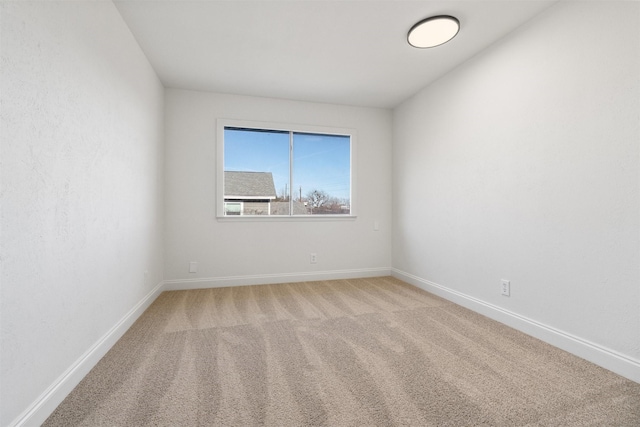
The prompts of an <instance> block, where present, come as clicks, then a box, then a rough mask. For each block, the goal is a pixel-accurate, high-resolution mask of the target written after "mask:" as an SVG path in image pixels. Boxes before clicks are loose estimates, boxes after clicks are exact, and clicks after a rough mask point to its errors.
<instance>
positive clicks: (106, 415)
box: [44, 277, 640, 427]
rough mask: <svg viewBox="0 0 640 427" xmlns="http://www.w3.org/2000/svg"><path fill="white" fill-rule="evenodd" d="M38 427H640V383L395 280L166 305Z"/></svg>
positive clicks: (215, 294)
mask: <svg viewBox="0 0 640 427" xmlns="http://www.w3.org/2000/svg"><path fill="white" fill-rule="evenodd" d="M44 425H45V426H77V425H82V426H142V425H154V426H196V425H200V426H256V425H268V426H321V425H327V426H474V425H487V426H636V427H637V426H640V384H637V383H634V382H632V381H629V380H626V379H624V378H622V377H620V376H618V375H615V374H613V373H611V372H609V371H606V370H604V369H602V368H599V367H597V366H595V365H593V364H591V363H589V362H586V361H584V360H582V359H579V358H577V357H575V356H572V355H570V354H568V353H566V352H563V351H561V350H558V349H556V348H554V347H551V346H549V345H547V344H544V343H542V342H541V341H538V340H536V339H534V338H531V337H529V336H527V335H524V334H522V333H519V332H517V331H515V330H513V329H510V328H508V327H506V326H504V325H501V324H499V323H497V322H494V321H492V320H489V319H487V318H485V317H483V316H480V315H478V314H475V313H474V312H471V311H469V310H466V309H464V308H462V307H460V306H457V305H455V304H453V303H450V302H448V301H446V300H444V299H441V298H438V297H436V296H433V295H431V294H428V293H426V292H424V291H422V290H419V289H417V288H415V287H412V286H410V285H408V284H405V283H403V282H401V281H399V280H396V279H394V278H390V277H380V278H369V279H353V280H335V281H325V282H308V283H295V284H280V285H266V286H245V287H235V288H218V289H203V290H190V291H173V292H164V293H163V294H161V295H160V297H159V298H158V299H157V300H156V301H155V302H154V303H153V304H152V306H151V307H150V308H149V309H148V310H147V311H146V312H145V313H144V314H143V315H142V316H141V317H140V319H139V320H138V321H137V322H136V323H135V324H134V325H133V326H132V327H131V329H130V330H129V331H128V332H127V333H126V334H125V335H124V336H123V338H122V339H121V340H120V341H118V343H117V344H116V345H115V346H114V347H113V348H112V349H111V351H109V353H107V355H106V356H105V357H104V358H103V359H102V360H101V361H100V362H99V363H98V365H96V367H95V368H94V369H93V370H92V371H91V372H90V373H89V374H88V375H87V377H86V378H85V379H84V380H83V381H82V382H81V383H80V384H79V385H78V386H77V387H76V388H75V389H74V391H73V392H72V393H71V394H70V395H69V396H68V397H67V399H66V400H65V401H64V402H63V403H62V404H61V405H60V406H59V407H58V409H57V410H56V411H55V412H54V413H53V414H52V415H51V416H50V417H49V419H48V420H47V421H46V422H45V424H44Z"/></svg>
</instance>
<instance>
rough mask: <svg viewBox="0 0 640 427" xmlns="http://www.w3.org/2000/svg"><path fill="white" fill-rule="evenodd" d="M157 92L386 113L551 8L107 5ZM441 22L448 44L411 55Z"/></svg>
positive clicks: (370, 0) (327, 0) (394, 3)
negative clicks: (445, 23)
mask: <svg viewBox="0 0 640 427" xmlns="http://www.w3.org/2000/svg"><path fill="white" fill-rule="evenodd" d="M114 3H115V4H116V7H117V8H118V10H119V11H120V14H121V15H122V17H123V19H124V20H125V22H126V23H127V25H128V26H129V28H130V29H131V32H132V33H133V35H134V36H135V38H136V39H137V41H138V43H139V44H140V46H141V47H142V50H143V51H144V53H145V54H146V56H147V57H148V58H149V61H150V62H151V64H152V66H153V67H154V69H155V70H156V72H157V74H158V76H159V77H160V79H161V80H162V82H163V84H164V85H165V86H166V87H172V88H181V89H192V90H203V91H211V92H221V93H232V94H240V95H252V96H262V97H271V98H286V99H293V100H301V101H312V102H323V103H333V104H346V105H356V106H368V107H381V108H392V107H394V106H396V105H398V104H399V103H401V102H402V101H403V100H405V99H407V98H408V97H410V96H412V95H413V94H415V93H416V92H417V91H419V90H420V89H422V88H423V87H425V86H426V85H428V84H429V83H431V82H432V81H434V80H435V79H437V78H439V77H441V76H442V75H443V74H445V73H447V72H448V71H450V70H451V69H453V68H454V67H456V66H457V65H459V64H461V63H462V62H464V61H466V60H467V59H469V58H471V57H472V56H474V55H476V54H477V53H478V52H480V51H481V50H483V49H485V48H486V47H487V46H489V45H491V44H492V43H494V42H495V41H497V40H498V39H500V38H501V37H503V36H505V35H506V34H508V33H509V32H511V31H513V30H514V29H515V28H516V27H518V26H520V25H522V24H523V23H525V22H526V21H528V20H530V19H531V18H532V17H533V16H535V15H537V14H539V13H540V12H542V11H543V10H544V9H546V8H548V7H549V6H551V5H552V4H553V3H555V0H554V1H540V0H535V1H523V0H520V1H514V0H502V1H484V0H465V1H411V0H386V1H376V0H359V1H358V0H342V1H332V0H288V1H277V0H263V1H244V0H235V1H217V0H199V1H191V0H154V1H149V0H114ZM441 14H450V15H454V16H455V17H457V18H458V19H459V20H460V23H461V29H460V32H459V33H458V35H457V37H456V38H454V39H453V40H452V41H450V42H449V43H446V44H444V45H442V46H439V47H436V48H432V49H415V48H413V47H411V46H409V44H408V43H407V41H406V36H407V31H408V30H409V28H411V26H412V25H413V24H415V23H416V22H417V21H419V20H421V19H423V18H426V17H428V16H432V15H441Z"/></svg>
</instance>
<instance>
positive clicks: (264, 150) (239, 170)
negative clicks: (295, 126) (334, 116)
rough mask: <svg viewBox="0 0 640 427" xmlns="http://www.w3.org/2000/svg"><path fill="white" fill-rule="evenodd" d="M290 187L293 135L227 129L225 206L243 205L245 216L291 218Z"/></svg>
mask: <svg viewBox="0 0 640 427" xmlns="http://www.w3.org/2000/svg"><path fill="white" fill-rule="evenodd" d="M290 188H291V186H290V183H289V132H286V131H285V132H282V131H272V130H260V129H244V128H232V127H225V128H224V201H225V207H226V206H227V203H228V202H242V203H244V209H243V212H242V215H289V193H290ZM239 214H240V213H235V212H231V211H229V210H227V209H225V215H239Z"/></svg>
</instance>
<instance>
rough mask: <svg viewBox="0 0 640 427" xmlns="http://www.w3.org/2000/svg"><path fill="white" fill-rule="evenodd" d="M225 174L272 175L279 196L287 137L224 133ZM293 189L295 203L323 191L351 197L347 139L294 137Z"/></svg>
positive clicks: (285, 182)
mask: <svg viewBox="0 0 640 427" xmlns="http://www.w3.org/2000/svg"><path fill="white" fill-rule="evenodd" d="M224 138H225V140H224V170H227V171H251V172H271V173H272V174H273V180H274V184H275V186H276V192H277V193H278V196H281V195H282V194H283V192H284V190H285V186H286V188H287V189H290V188H291V184H290V183H289V133H288V132H285V133H280V132H255V131H247V130H235V129H233V130H231V129H225V133H224ZM293 150H294V151H293V153H294V155H293V188H294V193H295V194H294V199H297V198H298V196H299V192H300V187H302V195H303V197H304V196H305V195H306V194H307V193H308V192H309V191H312V190H316V189H317V190H324V191H325V192H327V193H328V194H329V195H331V196H334V197H338V198H340V199H349V197H350V164H351V159H350V155H351V154H350V153H351V147H350V139H349V137H348V136H336V135H318V134H303V133H294V139H293Z"/></svg>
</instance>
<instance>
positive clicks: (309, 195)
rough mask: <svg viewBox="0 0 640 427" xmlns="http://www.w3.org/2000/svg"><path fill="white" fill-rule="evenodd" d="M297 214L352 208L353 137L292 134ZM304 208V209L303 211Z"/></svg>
mask: <svg viewBox="0 0 640 427" xmlns="http://www.w3.org/2000/svg"><path fill="white" fill-rule="evenodd" d="M292 185H293V187H292V189H293V200H294V204H296V203H297V204H298V205H299V207H304V209H299V210H298V211H296V208H295V207H294V215H298V214H307V215H339V214H345V215H348V214H349V213H350V211H351V138H350V137H349V136H344V135H321V134H311V133H294V134H293V183H292ZM302 212H304V213H302Z"/></svg>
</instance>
